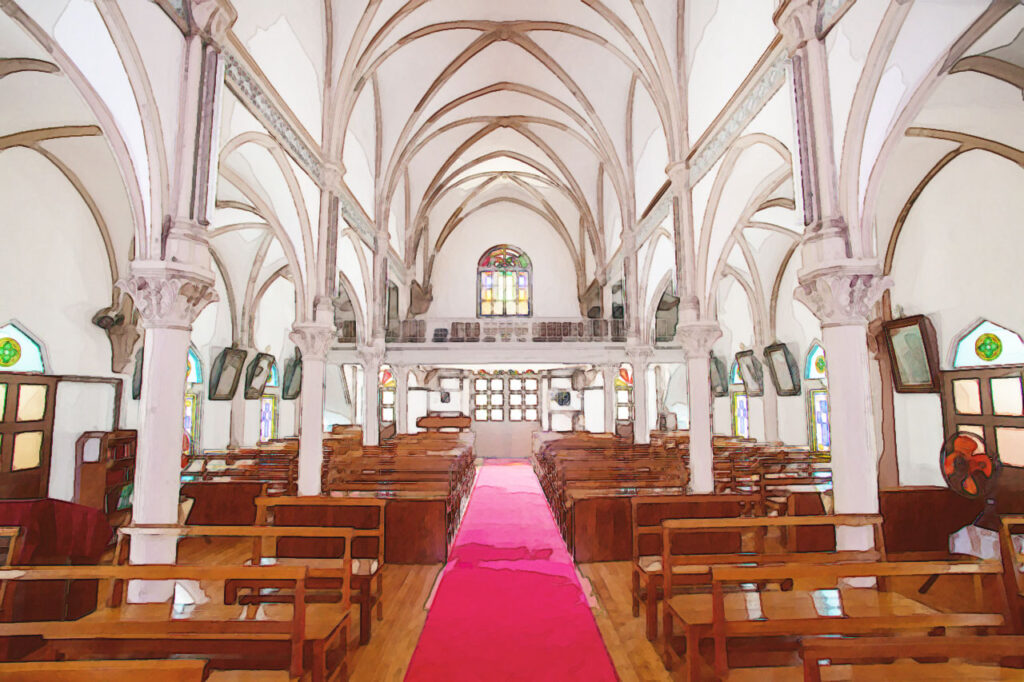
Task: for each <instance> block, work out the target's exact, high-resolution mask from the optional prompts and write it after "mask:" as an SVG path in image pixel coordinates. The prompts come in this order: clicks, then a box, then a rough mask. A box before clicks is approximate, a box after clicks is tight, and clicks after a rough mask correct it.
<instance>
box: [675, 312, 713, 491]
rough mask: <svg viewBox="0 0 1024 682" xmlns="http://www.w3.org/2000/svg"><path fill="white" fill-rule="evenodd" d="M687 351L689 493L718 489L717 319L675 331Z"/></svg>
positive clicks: (690, 324) (688, 325) (691, 324)
mask: <svg viewBox="0 0 1024 682" xmlns="http://www.w3.org/2000/svg"><path fill="white" fill-rule="evenodd" d="M676 336H677V337H678V338H679V340H680V341H681V342H682V344H683V352H684V353H685V354H686V385H687V403H688V406H689V410H690V429H689V430H690V492H691V493H695V494H705V493H712V492H714V489H715V474H714V453H713V450H712V447H711V347H712V346H714V345H715V342H716V341H717V340H718V339H719V338H720V337H721V336H722V330H721V329H719V327H718V325H717V324H716V323H714V322H708V321H700V322H690V323H688V324H686V325H685V326H683V325H680V327H679V330H678V332H677V334H676Z"/></svg>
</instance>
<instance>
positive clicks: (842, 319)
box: [796, 259, 893, 327]
mask: <svg viewBox="0 0 1024 682" xmlns="http://www.w3.org/2000/svg"><path fill="white" fill-rule="evenodd" d="M797 280H798V281H799V283H800V284H799V286H798V287H797V289H796V298H797V299H798V300H799V301H800V302H802V303H803V304H805V305H806V306H807V307H808V308H810V309H811V312H813V313H814V314H815V315H816V316H817V317H818V319H819V320H821V326H822V327H834V326H839V325H866V324H867V322H868V319H869V318H870V317H872V308H873V307H874V305H875V303H877V302H878V300H879V299H880V298H881V297H882V294H883V293H884V292H885V290H886V289H888V288H889V287H891V286H892V284H893V282H892V278H890V277H888V276H885V275H882V271H881V268H880V267H879V265H878V263H877V262H875V261H871V260H854V259H847V260H844V261H835V262H833V263H830V264H825V265H822V266H821V267H818V268H816V269H814V270H805V271H802V272H800V273H799V274H798V275H797Z"/></svg>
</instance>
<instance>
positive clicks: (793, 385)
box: [764, 343, 800, 396]
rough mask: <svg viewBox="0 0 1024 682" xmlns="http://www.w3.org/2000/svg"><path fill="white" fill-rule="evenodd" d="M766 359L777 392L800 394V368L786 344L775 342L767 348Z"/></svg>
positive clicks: (784, 394) (765, 350)
mask: <svg viewBox="0 0 1024 682" xmlns="http://www.w3.org/2000/svg"><path fill="white" fill-rule="evenodd" d="M764 361H765V363H767V365H768V372H769V374H771V375H772V383H773V384H775V392H776V393H778V394H779V395H781V396H790V395H800V368H799V367H797V365H796V358H794V357H793V354H792V353H791V352H789V347H788V346H787V345H786V344H784V343H775V344H772V345H771V346H768V347H767V348H765V349H764Z"/></svg>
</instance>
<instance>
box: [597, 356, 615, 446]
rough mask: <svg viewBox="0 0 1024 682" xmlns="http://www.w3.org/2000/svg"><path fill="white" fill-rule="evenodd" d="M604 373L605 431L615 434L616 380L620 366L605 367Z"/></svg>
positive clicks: (602, 369) (603, 368)
mask: <svg viewBox="0 0 1024 682" xmlns="http://www.w3.org/2000/svg"><path fill="white" fill-rule="evenodd" d="M601 371H602V372H603V373H604V430H605V433H615V416H616V415H615V378H616V377H617V376H619V366H618V365H605V366H604V367H602V368H601Z"/></svg>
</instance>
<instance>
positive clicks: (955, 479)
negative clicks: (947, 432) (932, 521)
mask: <svg viewBox="0 0 1024 682" xmlns="http://www.w3.org/2000/svg"><path fill="white" fill-rule="evenodd" d="M940 465H941V467H942V478H943V479H944V480H945V481H946V485H947V486H949V489H950V490H952V491H953V492H955V493H957V494H959V495H962V496H964V497H967V498H970V499H972V500H976V499H979V498H983V497H984V498H986V499H987V500H988V503H989V504H992V503H994V502H995V500H994V496H993V493H994V492H995V490H996V483H997V481H998V480H999V475H1000V474H1001V473H1002V469H1003V465H1002V463H1001V462H1000V461H999V455H998V454H997V453H996V451H995V450H993V449H991V448H989V447H988V445H987V444H986V443H985V439H984V438H982V437H981V436H979V435H977V434H974V433H968V432H966V431H957V432H956V433H954V434H953V435H952V436H950V437H949V439H948V440H946V442H945V444H944V445H943V446H942V455H941V461H940Z"/></svg>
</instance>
